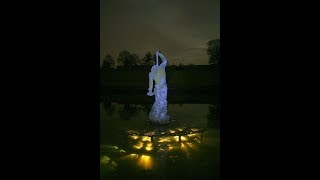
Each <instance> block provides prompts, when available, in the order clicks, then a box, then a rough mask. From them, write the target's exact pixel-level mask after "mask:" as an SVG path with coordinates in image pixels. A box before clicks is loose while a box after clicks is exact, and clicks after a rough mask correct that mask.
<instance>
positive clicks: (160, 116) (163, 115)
mask: <svg viewBox="0 0 320 180" xmlns="http://www.w3.org/2000/svg"><path fill="white" fill-rule="evenodd" d="M158 56H160V58H161V60H162V63H161V64H160V65H159V63H158ZM156 60H157V64H156V65H154V66H152V68H151V72H150V73H149V89H148V90H149V92H148V93H147V95H148V96H153V95H155V102H154V104H153V106H152V109H151V111H150V113H149V118H150V120H151V121H153V122H157V123H167V122H169V120H170V116H168V115H167V91H168V87H167V82H166V70H165V68H166V66H167V59H166V58H165V57H164V56H163V55H162V54H161V53H160V52H159V51H157V52H156ZM153 81H155V88H154V91H153V92H152V89H153Z"/></svg>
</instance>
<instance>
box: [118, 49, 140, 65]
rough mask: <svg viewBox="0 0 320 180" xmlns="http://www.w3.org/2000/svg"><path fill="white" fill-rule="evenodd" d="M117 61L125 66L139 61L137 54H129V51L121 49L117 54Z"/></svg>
mask: <svg viewBox="0 0 320 180" xmlns="http://www.w3.org/2000/svg"><path fill="white" fill-rule="evenodd" d="M118 62H119V63H120V64H122V65H123V66H126V67H131V66H134V65H136V64H137V63H138V62H139V56H138V55H137V54H131V53H130V52H129V51H126V50H124V51H121V52H120V53H119V56H118Z"/></svg>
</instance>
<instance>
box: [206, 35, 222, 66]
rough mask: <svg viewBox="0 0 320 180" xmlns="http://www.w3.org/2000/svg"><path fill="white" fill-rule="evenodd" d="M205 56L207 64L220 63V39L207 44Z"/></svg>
mask: <svg viewBox="0 0 320 180" xmlns="http://www.w3.org/2000/svg"><path fill="white" fill-rule="evenodd" d="M207 46H208V49H207V54H208V56H209V64H218V63H220V39H215V40H211V41H209V42H208V43H207Z"/></svg>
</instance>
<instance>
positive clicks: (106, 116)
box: [100, 95, 220, 180]
mask: <svg viewBox="0 0 320 180" xmlns="http://www.w3.org/2000/svg"><path fill="white" fill-rule="evenodd" d="M202 96H203V98H202V99H201V100H198V101H197V100H196V101H194V100H192V99H190V98H189V99H188V97H189V96H186V95H176V96H175V99H171V101H170V99H169V98H168V102H169V103H168V114H169V115H170V116H171V118H172V119H173V120H174V122H172V123H170V124H167V125H155V124H152V123H150V122H149V121H148V113H149V111H150V109H151V106H152V102H153V99H152V98H150V97H145V96H141V98H139V96H134V95H131V96H130V95H119V96H115V95H114V96H104V97H102V99H101V104H100V179H148V180H152V179H196V178H200V179H210V180H218V179H219V177H220V173H219V172H220V123H219V122H220V120H219V116H218V104H217V103H216V102H214V101H212V99H214V98H209V96H208V97H205V95H202ZM120 97H121V98H120Z"/></svg>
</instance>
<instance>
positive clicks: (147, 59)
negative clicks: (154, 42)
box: [141, 52, 155, 66]
mask: <svg viewBox="0 0 320 180" xmlns="http://www.w3.org/2000/svg"><path fill="white" fill-rule="evenodd" d="M154 64H155V56H152V54H151V53H150V52H147V54H146V55H145V56H144V57H143V58H142V59H141V65H144V66H152V65H154Z"/></svg>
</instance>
